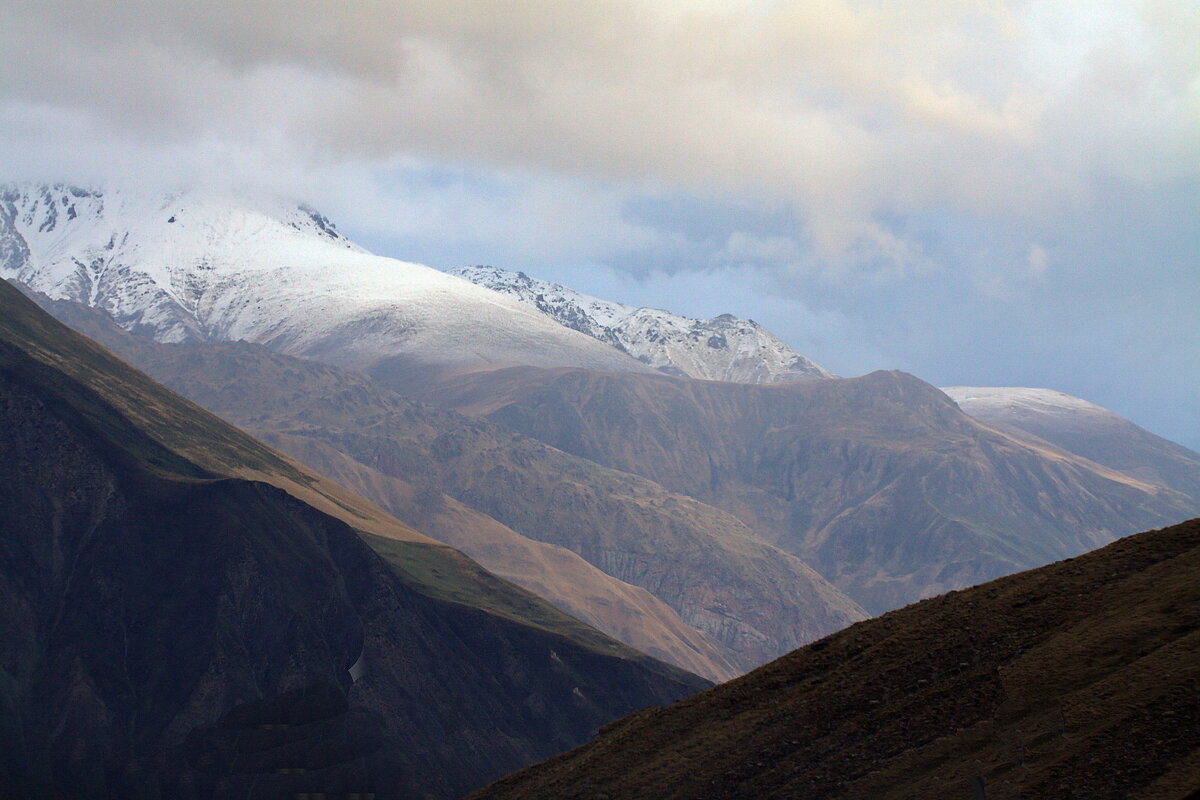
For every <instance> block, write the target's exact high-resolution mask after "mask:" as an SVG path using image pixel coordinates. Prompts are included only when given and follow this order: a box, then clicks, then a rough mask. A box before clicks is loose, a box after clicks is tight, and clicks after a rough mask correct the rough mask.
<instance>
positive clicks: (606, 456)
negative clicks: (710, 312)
mask: <svg viewBox="0 0 1200 800" xmlns="http://www.w3.org/2000/svg"><path fill="white" fill-rule="evenodd" d="M423 394H424V395H425V396H426V397H428V398H430V399H433V400H435V401H437V402H439V403H442V404H445V405H447V406H449V407H453V408H457V409H460V410H463V411H466V412H468V413H472V414H476V415H479V416H481V417H486V418H487V419H490V420H491V421H493V422H497V423H500V424H502V425H504V426H506V427H508V428H511V429H512V430H516V431H519V432H521V433H524V434H526V435H528V436H531V437H533V438H536V439H539V440H541V441H543V442H545V443H547V444H549V445H552V446H554V447H557V448H559V449H562V450H565V451H567V452H569V453H573V454H575V455H577V456H581V457H583V458H586V459H590V460H593V461H596V462H598V463H601V464H604V465H605V466H608V467H612V468H614V469H619V470H623V471H627V472H632V473H635V474H638V475H642V476H644V477H646V478H649V479H651V480H653V481H655V482H657V483H660V484H662V485H663V486H665V487H667V488H668V489H671V490H673V491H676V492H679V493H681V494H686V495H689V496H691V497H694V498H696V499H698V500H701V501H703V502H705V503H708V504H710V505H713V506H716V507H718V508H722V509H724V510H726V511H729V512H731V513H732V514H734V515H735V516H737V517H738V518H739V519H741V520H742V521H743V522H744V523H745V524H746V525H748V526H749V527H750V528H751V529H752V530H753V531H754V532H755V533H756V534H757V535H758V536H760V537H762V538H763V539H764V540H765V541H768V542H770V543H771V544H774V545H776V546H778V547H779V548H781V549H783V550H786V551H788V552H791V553H794V554H796V555H798V556H799V557H800V558H802V559H804V560H805V561H806V562H807V563H809V564H811V565H812V566H813V567H815V568H816V569H817V570H818V571H819V572H821V573H822V574H823V575H824V576H825V577H826V578H828V579H830V580H831V581H832V582H833V583H834V584H835V585H837V586H838V588H840V589H842V590H843V591H845V592H846V593H847V594H849V595H850V596H851V597H852V598H854V599H855V600H857V601H858V602H860V603H861V604H863V606H865V607H866V608H867V609H868V610H870V611H875V612H879V611H883V610H887V609H889V608H894V607H896V606H900V605H903V604H905V603H908V602H912V601H913V600H916V599H918V598H921V597H926V596H929V595H932V594H937V593H939V592H943V591H946V590H948V589H954V588H962V587H964V586H969V585H972V584H974V583H978V582H980V581H983V580H987V579H990V578H993V577H996V576H998V575H1003V574H1007V573H1011V572H1014V571H1017V570H1019V569H1024V568H1029V567H1033V566H1037V565H1040V564H1045V563H1047V562H1050V561H1053V560H1055V559H1058V558H1063V557H1066V556H1070V555H1075V554H1078V553H1081V552H1084V551H1086V550H1089V549H1092V548H1094V547H1097V546H1099V545H1101V544H1104V543H1106V542H1108V541H1111V540H1112V539H1113V538H1114V537H1116V536H1119V535H1124V534H1128V533H1131V532H1133V531H1135V530H1139V529H1142V528H1146V527H1149V526H1151V525H1155V524H1164V523H1170V522H1175V521H1178V520H1180V519H1184V518H1187V517H1188V516H1191V515H1194V514H1196V513H1198V512H1200V498H1198V497H1191V496H1188V495H1185V494H1183V493H1181V492H1177V491H1174V490H1171V489H1167V488H1164V487H1162V486H1158V485H1153V484H1150V483H1147V482H1145V481H1142V480H1139V479H1137V478H1135V477H1133V476H1130V475H1127V474H1125V473H1121V472H1118V471H1116V470H1113V469H1111V468H1108V467H1104V466H1102V465H1099V464H1096V463H1094V462H1091V461H1087V460H1086V459H1083V458H1080V457H1078V456H1074V455H1072V454H1069V453H1064V452H1063V451H1061V450H1059V449H1057V448H1053V447H1047V446H1046V445H1045V444H1044V443H1041V444H1039V443H1036V442H1031V441H1028V440H1027V437H1026V438H1021V439H1018V438H1015V437H1013V436H1010V435H1007V434H1005V433H1003V432H999V431H997V430H994V429H991V428H988V427H985V426H983V425H981V424H979V423H978V422H976V421H974V420H972V419H971V418H970V417H968V416H967V415H965V414H963V413H962V412H961V411H960V410H959V408H958V407H957V406H956V405H955V404H954V403H953V402H952V401H951V400H950V399H949V398H947V397H946V396H945V395H944V394H943V393H942V392H940V391H938V390H937V389H935V388H934V387H932V386H929V385H928V384H926V383H923V382H922V381H920V380H918V379H916V378H914V377H912V376H910V375H906V374H904V373H899V372H890V373H889V372H877V373H873V374H871V375H867V376H864V377H862V378H853V379H841V380H823V381H806V382H800V383H793V384H785V385H773V386H746V385H735V384H727V383H716V382H705V381H688V380H682V379H677V378H671V377H667V376H642V375H620V374H615V373H596V372H586V371H582V370H537V369H523V368H514V369H506V370H498V371H495V372H488V373H476V374H473V375H466V376H458V377H454V378H449V379H446V380H444V381H443V382H441V383H440V384H436V385H433V386H429V387H426V388H425V389H424V390H423Z"/></svg>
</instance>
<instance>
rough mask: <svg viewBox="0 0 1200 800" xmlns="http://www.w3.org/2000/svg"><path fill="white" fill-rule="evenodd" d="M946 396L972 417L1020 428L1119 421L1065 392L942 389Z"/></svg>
mask: <svg viewBox="0 0 1200 800" xmlns="http://www.w3.org/2000/svg"><path fill="white" fill-rule="evenodd" d="M940 388H941V390H942V391H943V392H945V393H946V394H947V395H949V396H950V399H951V400H953V401H954V402H955V403H958V407H959V408H961V409H962V410H963V411H965V412H966V413H967V414H970V415H971V416H972V417H976V418H977V419H982V420H984V421H985V422H1005V423H1009V424H1017V425H1019V424H1020V422H1021V421H1022V420H1032V419H1044V418H1046V417H1057V418H1059V419H1060V420H1062V421H1063V422H1064V423H1066V422H1067V421H1080V420H1081V419H1083V418H1084V417H1088V416H1091V417H1116V418H1118V419H1120V417H1117V415H1116V414H1114V413H1113V412H1111V411H1109V410H1108V409H1107V408H1103V407H1101V406H1098V405H1096V404H1095V403H1089V402H1088V401H1087V400H1084V399H1082V398H1079V397H1075V396H1074V395H1069V394H1067V393H1066V392H1059V391H1056V390H1054V389H1034V388H1029V387H1025V386H943V387H940Z"/></svg>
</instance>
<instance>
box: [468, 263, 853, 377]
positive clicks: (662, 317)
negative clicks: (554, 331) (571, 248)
mask: <svg viewBox="0 0 1200 800" xmlns="http://www.w3.org/2000/svg"><path fill="white" fill-rule="evenodd" d="M450 274H452V275H457V276H460V277H463V278H466V279H467V280H469V281H471V282H473V283H476V284H479V285H480V286H486V287H487V288H489V289H493V290H495V291H497V292H501V293H503V294H506V295H509V296H510V297H514V298H516V299H517V300H519V301H521V302H522V303H525V304H527V305H529V306H531V307H533V308H536V309H537V310H538V311H541V312H542V313H544V314H546V315H548V316H550V317H551V318H553V319H555V320H557V321H558V323H559V324H561V325H563V326H564V327H567V328H570V329H572V330H576V331H579V332H580V333H585V334H587V335H588V336H591V337H592V338H593V339H597V340H599V341H601V342H604V343H605V344H607V345H609V346H611V347H613V348H615V349H617V350H619V351H621V352H624V353H628V354H629V355H631V356H633V357H634V358H636V359H638V360H639V361H641V362H642V363H643V364H646V365H648V366H650V367H653V368H654V369H656V370H659V371H660V372H666V373H669V374H673V375H686V376H689V377H693V378H701V379H704V380H718V381H729V382H735V383H777V382H782V381H792V380H800V379H804V378H832V377H836V376H835V375H834V374H833V373H832V372H829V371H828V370H826V369H824V368H822V367H820V366H818V365H816V364H814V363H813V362H812V361H809V360H808V359H807V358H805V357H804V356H802V355H800V354H799V353H797V352H796V351H794V350H792V349H791V348H790V347H788V346H787V345H786V344H785V343H784V342H782V341H781V340H780V339H778V338H777V337H776V336H774V335H773V334H772V333H771V332H770V331H768V330H766V329H765V328H763V327H762V326H761V325H758V324H757V323H755V322H754V321H752V320H745V319H740V318H738V317H735V316H733V315H731V314H722V315H720V316H718V317H713V318H712V319H693V318H690V317H682V316H679V315H678V314H672V313H670V312H669V311H662V310H660V309H656V308H638V307H635V306H630V305H625V304H623V303H616V302H613V301H610V300H602V299H600V298H598V297H592V296H591V295H586V294H583V293H581V292H576V291H575V290H573V289H570V288H568V287H566V286H563V285H562V284H558V283H551V282H549V281H543V280H539V279H537V278H531V277H529V276H528V275H526V274H525V273H523V272H512V271H509V270H503V269H497V268H495V267H463V268H460V269H455V270H450Z"/></svg>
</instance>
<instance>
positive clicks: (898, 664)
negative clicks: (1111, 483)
mask: <svg viewBox="0 0 1200 800" xmlns="http://www.w3.org/2000/svg"><path fill="white" fill-rule="evenodd" d="M1198 790H1200V520H1192V521H1190V522H1186V523H1183V524H1180V525H1176V526H1174V527H1171V528H1166V529H1163V530H1158V531H1151V532H1148V533H1143V534H1139V535H1137V536H1131V537H1129V538H1126V539H1122V540H1120V541H1118V542H1116V543H1114V544H1111V545H1109V546H1108V547H1105V548H1104V549H1102V550H1099V551H1096V552H1093V553H1089V554H1087V555H1085V556H1081V557H1079V558H1074V559H1069V560H1067V561H1063V562H1059V563H1056V564H1052V565H1050V566H1047V567H1043V568H1041V569H1036V570H1032V571H1029V572H1025V573H1021V574H1019V575H1013V576H1010V577H1007V578H1002V579H1000V580H996V581H993V582H991V583H988V584H985V585H983V586H979V587H976V588H974V589H970V590H967V591H964V592H957V593H954V592H952V593H950V594H947V595H944V596H941V597H937V598H935V599H932V600H927V601H924V602H922V603H919V604H916V605H913V606H909V607H907V608H904V609H901V610H899V611H894V612H892V613H890V614H887V615H885V616H883V617H880V618H877V619H873V620H868V621H866V622H861V623H859V624H857V625H855V626H853V627H852V628H849V629H848V630H845V631H842V632H841V633H837V634H834V635H833V636H830V637H828V638H826V639H824V640H822V641H820V642H817V643H815V644H813V645H809V646H808V647H805V648H803V649H801V650H798V651H796V652H794V653H791V654H789V655H787V656H785V657H783V658H781V659H779V660H778V661H775V662H773V663H771V664H769V665H767V666H765V667H762V668H761V669H758V670H756V671H755V672H753V673H751V674H749V675H747V676H745V677H743V678H741V679H739V680H737V681H733V682H731V683H728V684H725V685H723V686H719V687H717V688H715V689H712V690H710V691H708V692H705V693H703V694H700V695H697V696H695V697H693V698H690V699H688V700H685V701H682V702H680V703H678V704H676V705H675V706H673V707H671V708H669V709H665V710H664V709H660V710H652V711H647V712H642V713H640V714H635V715H633V716H631V717H628V718H626V719H625V720H622V721H620V722H617V723H614V724H613V725H611V726H609V727H608V728H606V729H605V730H604V731H602V733H601V735H600V737H599V738H598V739H597V740H595V741H594V742H592V743H590V744H587V745H585V746H583V747H580V748H578V749H576V750H574V751H572V752H570V753H567V754H565V755H563V756H560V757H557V758H555V759H552V760H550V761H548V762H545V763H543V764H540V765H537V766H534V767H531V768H528V769H526V770H524V771H522V772H519V773H517V774H515V775H513V776H510V777H508V778H506V779H504V780H502V781H500V782H498V783H496V784H494V785H492V786H491V787H488V788H487V789H485V790H483V791H481V792H479V793H477V794H475V795H472V797H473V798H475V800H484V799H485V798H486V799H487V800H508V799H509V798H511V799H512V800H516V799H517V798H520V800H537V799H538V798H545V800H550V798H554V800H569V799H570V798H613V799H614V800H615V799H616V798H620V800H634V799H635V798H655V800H671V799H672V798H674V799H675V800H683V799H684V798H688V799H691V798H747V799H749V798H754V799H755V800H760V799H761V798H806V799H808V800H818V799H820V798H864V800H865V799H866V798H871V799H872V800H876V799H877V798H887V799H888V800H902V799H911V800H938V799H939V798H945V800H963V799H964V798H971V797H976V798H980V797H986V798H988V800H1009V799H1010V798H1011V799H1012V800H1015V799H1016V798H1022V800H1039V799H1040V798H1045V800H1060V799H1061V798H1087V800H1151V798H1153V799H1154V800H1185V798H1195V797H1196V796H1197V791H1198Z"/></svg>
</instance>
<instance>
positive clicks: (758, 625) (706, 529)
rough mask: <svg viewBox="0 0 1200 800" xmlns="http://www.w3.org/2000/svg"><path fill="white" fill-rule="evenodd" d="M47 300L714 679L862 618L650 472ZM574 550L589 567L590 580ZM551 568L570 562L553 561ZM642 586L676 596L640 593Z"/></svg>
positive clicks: (336, 378) (264, 430)
mask: <svg viewBox="0 0 1200 800" xmlns="http://www.w3.org/2000/svg"><path fill="white" fill-rule="evenodd" d="M43 302H45V303H46V307H47V308H49V309H50V310H52V311H53V313H55V314H56V315H58V316H59V317H60V318H62V319H64V320H66V321H68V322H69V323H70V324H72V325H73V326H75V327H76V328H78V329H80V330H82V331H84V332H85V333H87V334H88V335H91V336H93V337H95V338H96V339H98V340H99V341H101V342H103V343H104V344H106V345H108V346H110V347H112V348H113V349H114V350H116V351H118V352H119V353H120V354H121V355H122V356H123V357H126V358H128V359H129V360H130V361H132V362H134V363H136V364H137V365H138V366H139V367H141V368H143V369H145V370H146V371H147V372H148V373H150V374H151V375H153V376H155V377H156V378H158V379H160V380H162V381H163V382H164V383H166V384H168V385H169V386H171V387H172V388H173V389H175V390H176V391H179V392H181V393H182V394H184V395H186V396H188V397H190V398H192V399H193V400H194V401H196V402H198V403H200V404H201V405H204V406H205V407H207V408H209V409H210V410H212V411H214V412H216V413H218V414H220V415H222V416H224V417H225V418H226V419H229V420H231V421H233V422H235V423H236V424H239V425H241V426H243V427H245V428H248V429H252V430H254V431H257V432H259V434H260V435H262V436H265V437H268V438H270V440H271V441H272V442H273V443H275V444H277V445H278V446H280V447H281V448H284V449H287V450H288V452H290V453H292V454H293V455H295V456H296V457H297V458H300V459H302V460H305V461H306V463H308V464H310V465H311V466H313V467H315V468H316V469H318V470H319V471H321V472H323V473H326V474H329V475H331V476H333V477H335V478H337V479H338V480H339V481H344V482H346V483H347V484H348V485H351V486H352V487H353V488H354V489H355V490H356V491H359V492H361V493H362V494H364V495H366V496H369V497H371V498H372V499H373V500H374V501H375V502H377V503H379V504H380V505H382V506H384V507H386V508H387V509H388V511H390V512H392V513H394V514H396V515H398V516H400V517H401V518H402V519H405V520H407V521H409V522H411V523H413V524H414V525H419V526H420V527H421V529H422V530H423V531H426V532H428V533H429V534H431V535H434V536H438V537H440V538H443V539H444V540H445V541H448V542H451V543H452V544H455V545H456V546H460V547H463V548H464V549H465V550H467V551H468V552H470V553H471V554H472V555H473V556H475V557H477V558H479V559H481V561H482V562H483V563H484V564H485V566H487V567H488V568H489V569H492V570H494V571H496V572H497V573H499V574H503V575H504V576H506V577H511V578H513V579H514V580H516V581H518V582H519V583H521V585H523V586H526V587H527V588H530V589H532V590H534V591H537V592H538V593H539V594H543V596H547V597H548V598H549V599H551V600H553V601H554V602H555V603H556V604H557V605H559V607H560V608H564V609H567V610H569V611H570V612H571V613H573V614H576V615H578V616H580V618H582V619H584V620H585V621H587V622H589V623H590V624H593V625H596V626H597V627H600V628H601V629H603V630H605V631H606V632H609V633H610V634H612V635H615V636H619V637H621V638H622V640H623V641H627V642H629V643H631V644H633V643H636V645H637V646H638V647H639V649H643V650H646V651H648V652H653V653H654V654H656V655H659V656H660V657H662V658H665V659H667V660H670V661H672V662H673V663H677V664H681V665H686V666H687V667H688V668H689V669H693V670H695V671H697V672H700V673H701V674H704V675H707V676H711V677H713V678H725V677H729V676H730V674H732V673H740V672H743V671H745V670H747V669H750V668H753V667H755V666H757V665H759V664H761V663H763V662H765V661H767V660H769V659H771V658H774V657H776V656H778V655H780V654H782V653H784V652H787V651H788V650H790V649H792V648H794V647H796V646H798V645H800V644H802V643H804V642H807V641H811V640H813V639H815V638H819V637H820V636H823V635H825V634H826V633H829V632H832V631H834V630H838V629H839V628H841V627H844V626H845V625H848V624H850V623H851V622H854V621H856V620H858V619H861V618H862V617H863V616H864V615H865V612H864V611H863V610H862V609H861V608H860V607H859V606H858V605H857V604H856V603H854V602H853V601H851V600H849V599H848V598H847V597H845V595H843V594H842V593H841V592H839V591H838V590H836V589H835V588H833V587H832V586H831V585H830V584H829V583H828V582H827V581H825V580H824V579H823V578H821V577H820V576H819V575H817V574H816V573H815V572H814V571H813V570H812V569H811V568H810V567H809V566H807V565H806V564H804V563H803V562H801V561H800V560H799V559H798V558H796V557H794V556H792V555H790V554H787V553H783V552H781V551H780V550H778V549H776V548H774V547H771V546H770V545H767V544H766V543H764V542H761V541H759V540H756V539H755V538H754V536H753V534H752V532H751V531H750V530H749V529H748V528H747V527H746V526H745V525H744V524H743V523H742V522H740V521H739V520H738V519H736V518H735V517H733V516H732V515H730V514H728V513H726V512H722V511H719V510H717V509H715V508H712V507H710V506H706V505H705V504H703V503H700V502H698V501H696V500H694V499H693V498H690V497H686V496H683V495H679V494H676V493H672V492H669V491H667V490H665V489H663V488H662V487H661V486H658V485H657V484H655V483H653V482H652V481H648V480H646V479H644V478H639V477H637V476H634V475H630V474H627V473H621V472H617V471H614V470H610V469H606V468H603V467H601V466H599V465H597V464H595V463H592V462H589V461H586V460H584V459H581V458H578V457H575V456H571V455H568V454H566V453H563V452H562V451H559V450H556V449H554V448H551V447H548V446H546V445H544V444H542V443H540V442H537V441H535V440H532V439H529V438H527V437H524V436H521V435H520V434H516V433H513V432H512V431H509V430H507V429H504V428H502V427H500V426H497V425H493V424H490V423H487V422H485V421H482V420H472V419H470V418H467V417H464V416H462V415H460V414H457V413H454V412H451V411H446V410H444V409H438V408H434V407H431V406H427V405H423V404H420V403H416V402H414V401H412V400H410V399H408V398H405V397H403V396H401V395H399V394H397V393H395V392H392V391H389V390H387V389H386V388H384V387H383V386H380V385H379V384H378V383H377V382H374V381H372V380H371V379H369V378H367V377H366V376H364V375H361V374H357V373H351V372H347V371H344V370H341V369H338V368H336V367H331V366H328V365H322V364H318V363H313V362H306V361H300V360H297V359H294V358H290V357H287V356H283V355H280V354H276V353H272V352H270V351H268V350H266V349H265V348H263V347H261V346H257V345H251V344H248V343H206V344H181V345H163V344H158V343H155V342H153V341H151V340H147V339H145V338H144V337H136V336H132V335H130V334H128V333H126V332H125V331H123V330H121V329H120V328H118V327H116V326H115V325H114V324H113V323H112V321H111V320H109V319H108V318H107V317H106V316H105V315H103V314H102V313H101V312H99V311H97V310H95V309H89V308H86V307H82V306H80V305H78V304H73V303H70V302H68V301H47V300H45V299H43ZM330 450H332V451H334V452H332V453H331V452H330ZM339 455H340V456H341V457H342V458H339V457H338V456H339ZM345 459H349V461H350V462H352V463H347V461H346V460H345ZM404 487H409V488H404ZM459 505H461V506H463V507H465V508H466V509H469V510H470V512H472V513H473V514H474V515H476V516H473V517H470V518H469V519H468V518H465V517H460V518H459V519H458V522H461V523H464V524H466V525H468V527H467V528H466V529H465V530H458V531H455V530H452V529H451V528H452V525H451V524H450V523H452V522H454V520H453V519H451V517H453V516H456V515H457V512H455V511H453V509H455V508H457V507H458V506H459ZM431 523H433V524H431ZM469 540H470V542H469ZM559 548H564V549H566V550H569V551H570V552H571V553H573V554H574V555H576V556H578V557H580V558H581V559H582V560H584V561H586V562H587V564H588V565H589V566H590V569H591V571H592V572H591V576H590V578H589V579H588V580H587V581H586V582H580V581H578V580H577V577H578V576H579V575H580V574H582V573H581V568H582V565H581V564H579V563H574V564H570V565H568V564H566V563H565V561H564V559H563V556H564V554H563V553H562V552H561V550H560V549H559ZM549 563H556V564H560V565H562V566H568V567H569V568H568V569H567V571H565V572H562V573H557V572H551V571H549V570H542V569H540V566H545V565H548V564H549ZM603 578H608V588H607V589H603V588H602V587H603V586H604V585H605V583H606V582H605V581H604V580H603ZM614 578H615V579H616V583H615V584H614V583H612V579H614ZM636 589H642V590H645V591H647V592H649V593H650V594H652V595H653V596H654V597H655V598H657V600H658V601H660V602H661V603H665V604H666V606H667V607H669V608H666V609H664V608H663V607H660V606H655V605H653V604H648V603H646V602H644V600H645V598H642V599H641V600H639V599H637V597H636V592H634V590H636ZM631 592H634V593H633V594H631ZM651 611H653V612H654V613H652V614H651V613H648V612H651ZM664 611H667V612H669V613H663V612H664ZM681 626H682V627H685V628H690V629H692V633H691V634H690V635H685V634H686V631H681V630H680V628H681ZM714 648H715V650H714Z"/></svg>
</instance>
